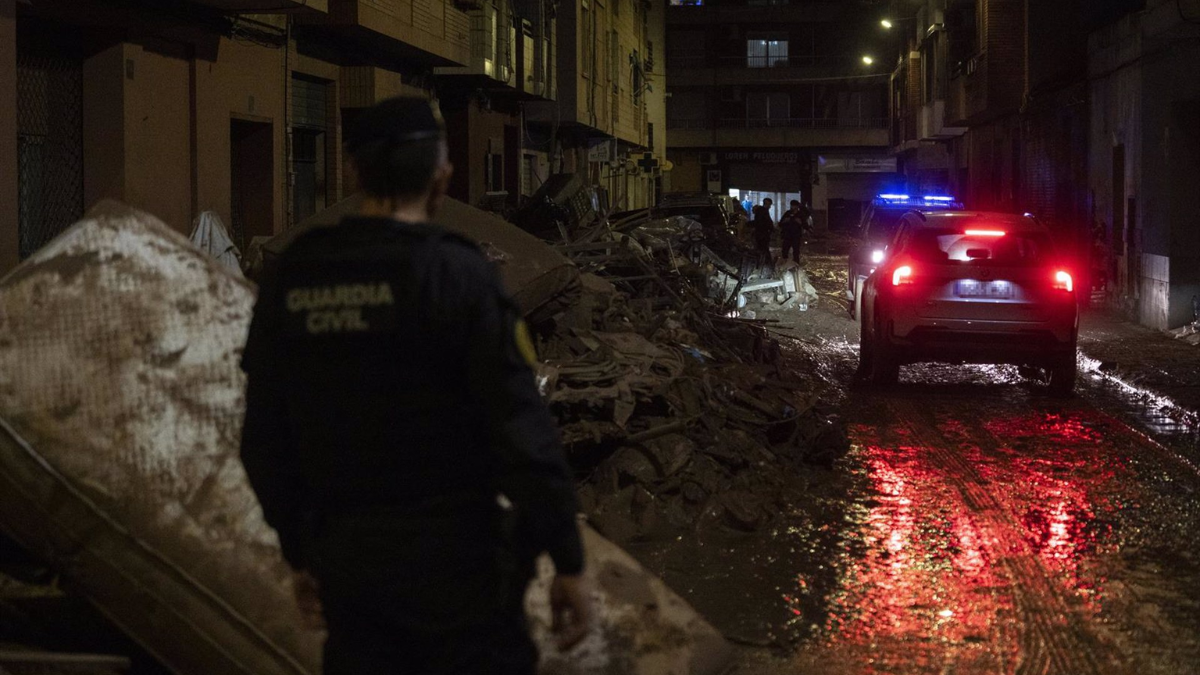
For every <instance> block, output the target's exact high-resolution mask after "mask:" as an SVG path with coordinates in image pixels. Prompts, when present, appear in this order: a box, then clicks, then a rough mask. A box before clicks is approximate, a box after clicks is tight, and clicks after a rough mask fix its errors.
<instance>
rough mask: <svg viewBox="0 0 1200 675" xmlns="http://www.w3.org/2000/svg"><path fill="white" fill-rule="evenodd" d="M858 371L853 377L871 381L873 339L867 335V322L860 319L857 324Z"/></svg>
mask: <svg viewBox="0 0 1200 675" xmlns="http://www.w3.org/2000/svg"><path fill="white" fill-rule="evenodd" d="M858 326H859V329H858V370H857V371H855V373H854V377H855V379H856V380H859V381H864V382H865V381H868V380H870V379H871V367H872V362H873V360H874V359H873V356H874V346H875V339H874V338H873V337H871V335H870V334H869V333H867V322H866V321H863V320H862V319H861V318H860V319H859V322H858Z"/></svg>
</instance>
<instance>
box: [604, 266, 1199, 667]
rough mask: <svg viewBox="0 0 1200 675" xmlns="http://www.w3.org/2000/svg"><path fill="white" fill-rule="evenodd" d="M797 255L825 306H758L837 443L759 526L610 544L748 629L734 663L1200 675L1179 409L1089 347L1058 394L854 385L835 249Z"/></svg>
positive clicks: (931, 368)
mask: <svg viewBox="0 0 1200 675" xmlns="http://www.w3.org/2000/svg"><path fill="white" fill-rule="evenodd" d="M809 253H810V254H809V255H808V256H807V260H806V265H807V267H808V270H809V273H810V278H811V279H812V280H813V282H814V284H815V285H816V286H817V287H818V289H819V290H820V291H822V295H823V297H822V301H821V302H820V303H819V304H818V306H816V307H813V308H810V309H809V311H807V312H803V313H801V312H797V311H791V312H787V313H778V314H774V315H772V314H766V315H764V314H761V313H760V314H759V318H769V319H776V320H777V323H772V324H771V326H772V330H774V332H775V333H776V334H777V335H778V336H780V338H781V340H782V342H783V345H784V354H785V356H786V357H787V359H788V362H789V363H790V364H791V365H790V366H789V367H793V368H798V369H805V370H806V373H804V374H803V376H806V377H811V376H812V374H813V371H814V370H815V371H816V372H817V374H818V375H819V376H820V381H822V382H823V383H824V385H825V386H824V389H823V393H822V397H823V399H824V400H825V401H826V402H828V403H830V404H832V405H835V406H837V407H838V410H839V412H840V414H841V415H842V416H843V418H844V420H845V422H846V424H847V428H848V430H849V434H850V440H851V444H852V445H851V451H850V453H849V454H848V455H847V456H845V457H844V458H842V459H840V460H838V461H837V462H836V463H835V464H834V465H833V466H831V467H808V468H807V469H806V470H805V471H803V472H796V473H795V474H791V473H789V476H793V475H794V476H795V477H794V478H791V480H792V482H794V483H795V484H794V485H793V486H792V488H793V489H792V490H790V491H789V492H788V495H789V499H788V500H787V502H786V503H783V504H779V505H777V507H778V508H777V512H776V514H775V518H774V519H773V520H772V521H771V522H770V524H769V526H767V527H765V528H763V529H762V530H760V531H756V532H737V531H733V530H731V529H730V528H728V527H698V528H697V529H696V530H695V532H693V533H691V534H690V535H689V536H680V537H676V538H675V539H673V540H670V541H655V540H647V541H641V542H636V541H635V542H626V543H625V545H626V546H627V547H628V548H629V550H630V551H631V552H632V553H634V554H635V555H636V556H637V557H638V558H640V559H641V560H642V561H643V562H644V563H645V564H647V565H648V566H649V567H650V568H651V569H652V570H653V571H655V572H656V573H658V574H660V575H661V576H662V577H663V578H664V580H666V581H667V583H668V584H670V585H671V586H672V587H673V588H675V589H676V590H677V591H678V592H680V593H681V594H683V595H684V597H686V598H687V599H688V600H689V601H691V602H692V603H693V604H694V605H695V606H696V608H697V609H699V610H700V611H701V612H702V613H703V614H705V615H706V616H707V617H708V618H709V619H710V620H711V621H712V622H713V624H714V625H715V626H716V627H717V628H718V629H720V630H722V631H723V632H724V633H725V634H726V635H727V636H728V637H729V638H730V639H731V640H733V641H735V642H737V643H738V644H740V645H741V646H742V650H741V663H740V664H739V665H738V667H737V668H736V670H735V672H737V673H746V674H749V673H755V674H763V673H767V674H773V673H780V674H782V673H830V674H839V675H840V674H846V675H850V674H852V673H853V674H858V673H890V674H900V675H903V674H909V673H912V674H917V673H950V672H953V673H979V674H981V675H982V674H984V673H987V674H992V673H1064V674H1068V673H1070V674H1076V673H1135V672H1136V673H1139V674H1147V673H1164V674H1165V673H1183V672H1194V670H1195V664H1196V663H1197V661H1198V657H1200V555H1197V552H1196V550H1195V545H1194V541H1195V538H1196V535H1197V534H1200V499H1198V497H1200V473H1198V472H1197V470H1196V468H1195V467H1196V466H1198V465H1200V464H1197V459H1200V449H1198V445H1200V444H1198V442H1197V433H1196V429H1195V427H1194V426H1193V425H1192V424H1191V422H1190V421H1189V418H1188V417H1187V415H1186V414H1183V415H1182V417H1181V415H1180V414H1179V411H1180V410H1183V408H1180V407H1176V408H1174V409H1173V410H1174V412H1171V410H1170V409H1171V406H1172V403H1171V402H1170V399H1169V397H1159V396H1156V395H1149V394H1147V392H1146V391H1145V390H1144V389H1139V388H1138V387H1137V385H1131V384H1130V383H1129V379H1128V378H1126V379H1120V374H1119V373H1118V372H1117V371H1116V369H1115V368H1113V367H1111V366H1110V367H1107V368H1105V369H1104V370H1100V369H1099V368H1098V366H1097V365H1096V364H1095V363H1092V362H1094V361H1100V360H1101V359H1100V358H1099V356H1100V355H1098V356H1097V357H1085V359H1091V361H1087V363H1090V364H1091V365H1090V367H1087V368H1085V372H1083V373H1082V374H1081V376H1080V388H1079V394H1078V396H1076V397H1075V398H1073V399H1071V400H1067V401H1062V400H1056V399H1053V398H1050V397H1048V396H1047V395H1046V393H1045V391H1044V387H1043V385H1042V384H1041V383H1038V382H1031V381H1027V380H1025V379H1023V378H1022V377H1021V376H1020V375H1019V374H1018V373H1017V371H1016V369H1015V368H1009V367H989V366H943V365H917V366H908V367H905V368H904V369H903V370H902V374H901V383H900V385H899V386H897V387H894V388H890V389H887V390H871V389H856V388H852V387H851V386H850V385H851V380H852V374H853V370H854V367H855V365H856V361H857V326H856V325H855V323H854V322H853V321H851V320H850V319H849V317H848V313H847V312H846V303H845V302H844V301H841V300H840V299H839V297H838V296H839V294H840V292H841V290H842V289H843V288H844V283H845V278H844V276H842V275H843V274H844V269H845V267H844V258H842V257H840V256H839V255H836V253H837V250H836V248H835V249H834V250H832V251H827V252H825V253H822V254H818V253H817V252H815V251H812V250H810V252H809ZM1129 330H1130V329H1129V328H1128V327H1121V326H1119V325H1115V324H1113V323H1111V320H1104V321H1092V320H1091V319H1089V320H1088V321H1085V329H1084V334H1083V335H1082V336H1081V345H1083V346H1085V347H1087V346H1088V345H1089V344H1090V345H1092V346H1096V345H1100V346H1102V347H1103V346H1109V347H1112V346H1113V343H1114V341H1117V342H1121V343H1122V344H1125V345H1126V352H1125V353H1127V354H1128V353H1133V352H1134V351H1137V350H1133V351H1131V350H1130V347H1129V346H1130V345H1134V344H1137V343H1138V339H1137V338H1136V336H1133V337H1132V338H1131V337H1130V333H1129ZM1105 331H1107V332H1105ZM1141 342H1142V343H1143V344H1144V343H1145V342H1146V340H1145V339H1142V340H1141ZM1114 349H1115V347H1114ZM1140 351H1141V352H1147V348H1145V347H1142V348H1141V349H1140ZM1176 354H1178V357H1179V358H1181V359H1183V360H1184V361H1185V362H1186V355H1185V354H1184V353H1183V352H1176ZM1129 362H1130V361H1129V360H1128V359H1127V363H1129ZM1132 368H1133V366H1129V372H1132ZM1166 370H1167V371H1170V370H1172V368H1167V369H1166ZM1175 370H1178V368H1175ZM1185 384H1186V383H1185Z"/></svg>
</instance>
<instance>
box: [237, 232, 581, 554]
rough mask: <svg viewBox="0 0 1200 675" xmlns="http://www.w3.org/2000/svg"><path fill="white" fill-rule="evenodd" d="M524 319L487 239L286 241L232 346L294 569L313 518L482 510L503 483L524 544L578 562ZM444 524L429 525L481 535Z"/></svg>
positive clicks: (260, 470)
mask: <svg viewBox="0 0 1200 675" xmlns="http://www.w3.org/2000/svg"><path fill="white" fill-rule="evenodd" d="M520 330H523V325H521V324H520V323H519V318H518V314H517V312H516V309H515V307H514V305H513V304H512V302H511V301H510V300H509V298H508V296H507V295H506V294H505V292H504V290H503V289H502V287H501V285H500V282H499V279H498V277H497V275H496V273H495V271H494V269H493V268H492V265H491V264H490V263H489V262H488V261H487V260H486V258H485V257H484V256H483V254H482V253H481V252H480V250H479V249H478V248H477V247H476V246H475V245H474V244H472V243H470V242H468V241H466V240H464V239H462V238H460V237H458V236H457V235H453V234H450V233H448V232H447V231H446V230H444V229H442V228H440V227H437V226H435V225H429V224H402V223H397V222H395V221H392V220H388V219H382V218H352V219H349V220H348V221H346V222H343V223H342V225H341V226H338V227H330V228H322V229H318V230H314V231H311V232H308V233H306V234H304V235H302V236H301V237H299V238H298V239H297V240H296V241H295V242H293V243H292V244H291V245H290V246H289V247H288V248H287V249H286V250H285V251H284V253H283V254H282V255H281V256H280V259H279V261H278V265H277V266H276V267H275V269H274V270H273V271H272V273H271V274H270V275H269V276H268V278H267V279H265V280H264V281H263V286H262V288H261V291H260V294H259V299H258V303H257V305H256V307H255V311H254V319H253V321H252V323H251V327H250V333H249V337H248V339H247V344H246V349H245V353H244V355H243V360H242V366H243V368H244V370H245V371H246V373H247V376H248V384H247V391H246V419H245V425H244V428H243V432H242V461H243V463H244V464H245V467H246V472H247V474H248V476H249V478H250V482H251V484H252V486H253V487H254V489H255V491H256V492H257V494H258V497H259V501H260V502H261V503H262V508H263V512H264V515H265V516H266V519H267V522H268V523H269V524H270V525H271V526H272V527H274V528H275V529H276V530H277V532H278V533H279V539H280V542H281V544H282V547H283V552H284V556H285V558H287V560H288V561H289V563H291V564H292V565H293V566H294V567H297V568H303V567H305V564H306V561H305V560H304V552H305V549H306V539H307V538H308V537H309V536H310V534H311V533H310V532H308V528H309V526H310V523H311V522H314V520H315V522H322V521H323V520H324V519H325V518H326V517H328V516H339V515H353V514H356V513H361V514H368V515H370V514H380V513H395V514H397V516H396V517H397V518H409V519H420V518H422V517H424V515H425V514H426V513H434V512H437V511H439V510H442V511H443V512H444V511H445V509H446V508H448V507H447V505H451V506H450V507H449V508H454V509H473V508H479V509H480V510H481V512H480V513H479V520H480V522H484V521H485V520H486V519H487V518H488V517H489V516H488V515H487V514H485V513H483V512H482V511H483V510H487V509H488V508H492V509H494V508H495V504H496V500H495V495H496V494H497V493H502V494H504V495H505V496H506V497H507V498H508V499H509V500H510V501H511V502H512V503H513V505H514V506H515V513H516V520H517V523H518V525H517V529H516V532H517V537H518V538H519V539H520V543H521V546H522V547H523V548H524V549H525V550H527V551H529V552H537V551H548V552H549V553H550V555H551V557H552V558H553V560H554V562H555V565H556V567H557V569H558V570H559V571H560V572H562V573H565V574H571V573H576V572H578V571H580V569H581V568H582V566H583V560H582V550H581V546H580V540H579V533H578V528H577V526H576V522H575V514H576V512H577V510H578V504H577V501H576V497H575V492H574V484H573V480H572V476H571V473H570V470H569V468H568V466H567V464H566V462H565V459H564V457H563V453H562V449H561V446H560V444H559V439H558V433H557V428H556V425H555V423H554V420H553V418H552V417H551V416H550V414H549V411H548V410H547V409H546V407H545V405H544V404H543V402H542V400H541V398H540V397H539V395H538V391H537V387H536V384H535V382H534V377H533V373H532V370H531V368H530V366H529V364H528V363H527V361H526V359H525V358H524V357H523V355H522V350H521V348H520V347H519V344H518V343H519V340H518V339H517V336H518V333H519V331H520ZM481 497H482V498H481ZM453 529H454V528H448V531H442V530H441V529H439V530H438V532H437V536H438V537H443V536H444V537H450V538H453V537H455V536H461V537H470V536H475V535H474V534H473V533H471V532H470V531H469V530H470V528H467V530H464V532H463V533H462V534H459V533H456V532H455V531H453ZM418 545H419V544H418Z"/></svg>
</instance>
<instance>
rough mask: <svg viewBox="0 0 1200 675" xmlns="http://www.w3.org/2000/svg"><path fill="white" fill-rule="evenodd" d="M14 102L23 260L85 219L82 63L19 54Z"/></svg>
mask: <svg viewBox="0 0 1200 675" xmlns="http://www.w3.org/2000/svg"><path fill="white" fill-rule="evenodd" d="M16 103H17V107H16V117H17V186H18V193H17V229H18V236H19V238H20V257H21V259H22V260H24V259H25V258H28V257H29V256H30V255H32V254H33V253H34V252H35V251H37V250H38V249H39V248H41V247H42V246H45V245H46V244H47V243H49V242H50V240H51V239H53V238H54V237H56V236H58V235H59V234H60V233H62V232H63V230H65V229H67V228H68V227H70V225H71V224H72V223H74V222H75V221H77V220H79V218H80V217H81V216H82V215H83V64H82V63H81V62H80V61H78V60H75V59H70V58H63V57H40V56H30V55H27V54H24V53H18V54H17V97H16ZM5 114H10V113H8V112H7V111H6V113H5Z"/></svg>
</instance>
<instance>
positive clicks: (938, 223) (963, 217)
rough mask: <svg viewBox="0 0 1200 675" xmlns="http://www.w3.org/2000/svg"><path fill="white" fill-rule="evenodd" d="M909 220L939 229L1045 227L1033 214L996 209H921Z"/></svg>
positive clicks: (1033, 228)
mask: <svg viewBox="0 0 1200 675" xmlns="http://www.w3.org/2000/svg"><path fill="white" fill-rule="evenodd" d="M911 220H912V221H913V222H914V223H916V224H917V225H918V226H920V227H922V228H925V229H939V230H945V229H951V228H959V227H968V226H970V227H974V226H983V225H991V226H995V227H1004V228H1006V229H1008V230H1020V231H1026V232H1042V231H1045V229H1046V226H1045V225H1042V224H1041V223H1039V222H1038V221H1037V219H1035V218H1034V217H1033V216H1030V215H1020V214H1016V213H1002V212H998V211H922V212H921V213H920V214H918V217H917V218H912V219H911Z"/></svg>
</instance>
